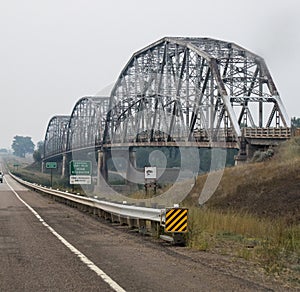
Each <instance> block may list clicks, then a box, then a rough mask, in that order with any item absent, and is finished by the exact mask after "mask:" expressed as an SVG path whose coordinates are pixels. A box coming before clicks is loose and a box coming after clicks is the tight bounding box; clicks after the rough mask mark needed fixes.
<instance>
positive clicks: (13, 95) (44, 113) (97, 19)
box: [0, 0, 300, 148]
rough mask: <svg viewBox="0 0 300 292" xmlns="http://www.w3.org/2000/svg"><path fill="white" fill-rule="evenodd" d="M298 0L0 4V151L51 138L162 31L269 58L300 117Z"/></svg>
mask: <svg viewBox="0 0 300 292" xmlns="http://www.w3.org/2000/svg"><path fill="white" fill-rule="evenodd" d="M299 28H300V1H298V0H284V1H281V0H251V1H241V0H226V1H224V0H207V1H202V0H198V1H197V0H195V1H194V0H184V1H177V0H170V1H169V0H167V1H164V0H151V1H142V0H123V1H122V0H120V1H116V0H110V1H100V0H88V1H87V0H49V1H48V0H26V1H23V0H6V1H5V0H0V38H1V42H0V90H1V103H0V117H1V119H0V120H1V128H0V148H3V147H4V148H10V146H11V144H12V140H13V137H14V136H15V135H22V136H30V137H32V140H33V142H34V143H35V144H36V143H37V142H38V141H41V140H43V139H44V135H45V131H46V127H47V124H48V122H49V120H50V118H51V117H52V116H54V115H60V114H64V115H70V114H71V111H72V109H73V106H74V105H75V103H76V102H77V101H78V99H79V98H80V97H83V96H86V95H94V94H96V93H97V92H99V91H101V90H102V89H103V88H105V87H106V86H108V85H109V84H112V83H113V82H115V80H116V79H117V77H118V75H119V73H120V71H121V70H122V69H123V67H124V66H125V64H126V63H127V61H128V60H129V58H130V57H131V55H132V54H133V53H134V52H135V51H137V50H139V49H141V48H143V47H145V46H147V45H148V44H150V43H152V42H154V41H156V40H158V39H160V38H162V37H164V36H194V37H211V38H217V39H222V40H226V41H232V42H235V43H237V44H239V45H241V46H243V47H245V48H247V49H249V50H250V51H253V52H255V53H257V54H258V55H260V56H262V57H263V58H264V59H265V61H266V63H267V65H268V67H269V69H270V71H271V74H272V76H273V79H274V80H275V83H276V86H277V88H278V90H279V92H280V95H281V98H282V99H283V102H284V104H285V106H286V109H287V112H288V114H289V116H290V117H292V116H297V117H300V96H299V93H298V90H297V89H298V87H299V83H300V77H299V76H300V74H299V70H300V54H299V53H298V51H299V49H300V33H299Z"/></svg>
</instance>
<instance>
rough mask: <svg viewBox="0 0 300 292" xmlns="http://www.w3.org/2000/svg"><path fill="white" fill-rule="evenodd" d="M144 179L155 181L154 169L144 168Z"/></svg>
mask: <svg viewBox="0 0 300 292" xmlns="http://www.w3.org/2000/svg"><path fill="white" fill-rule="evenodd" d="M145 179H156V167H155V166H154V167H152V166H151V167H150V166H149V167H145Z"/></svg>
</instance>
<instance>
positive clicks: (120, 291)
mask: <svg viewBox="0 0 300 292" xmlns="http://www.w3.org/2000/svg"><path fill="white" fill-rule="evenodd" d="M5 181H6V183H7V185H8V186H9V188H10V189H11V190H12V192H13V193H14V194H15V195H16V197H17V198H18V199H19V200H20V201H21V202H22V203H23V204H24V205H25V206H26V207H27V208H28V209H29V210H30V211H31V212H32V213H33V214H34V215H35V217H36V218H37V219H38V220H39V221H40V222H41V223H42V224H43V225H44V226H45V227H46V228H48V230H49V231H50V232H51V233H52V234H53V235H54V236H55V237H57V238H58V239H59V240H60V241H61V242H62V243H63V244H64V245H65V246H66V247H67V248H68V249H69V250H70V251H71V252H73V253H74V254H75V255H76V256H77V257H78V258H79V259H80V260H81V261H82V262H83V263H84V264H85V265H87V266H88V267H89V268H90V269H91V270H92V271H94V272H95V273H96V274H97V275H98V276H99V277H101V278H102V280H103V281H105V282H106V283H107V284H108V285H109V286H110V287H111V288H112V289H113V290H115V291H116V292H126V291H125V290H124V289H123V288H122V287H121V286H120V285H119V284H118V283H116V282H115V281H114V280H113V279H111V278H110V277H109V276H108V275H107V274H105V273H104V272H103V271H102V270H101V269H100V268H99V267H97V266H96V265H95V264H94V263H93V262H92V261H91V260H89V259H88V258H87V257H86V256H85V255H84V254H83V253H81V252H80V251H79V250H78V249H77V248H75V247H74V246H73V245H72V244H71V243H69V242H68V241H67V240H66V239H64V238H63V237H62V236H61V235H59V234H58V233H57V232H56V231H55V230H54V229H53V228H52V227H51V226H50V225H48V224H47V223H46V222H45V221H44V219H43V218H42V217H41V216H40V215H39V214H38V213H37V212H36V211H35V210H34V209H33V208H32V207H31V206H29V205H28V204H27V203H26V202H25V201H24V200H22V199H21V197H20V196H19V195H18V193H17V192H16V191H15V190H14V189H13V188H12V187H11V186H10V184H9V183H8V182H7V180H6V178H5Z"/></svg>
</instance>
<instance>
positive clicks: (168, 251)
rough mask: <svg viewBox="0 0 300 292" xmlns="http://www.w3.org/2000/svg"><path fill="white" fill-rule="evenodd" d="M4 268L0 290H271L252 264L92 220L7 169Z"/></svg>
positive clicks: (0, 208)
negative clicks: (250, 273)
mask: <svg viewBox="0 0 300 292" xmlns="http://www.w3.org/2000/svg"><path fill="white" fill-rule="evenodd" d="M9 185H10V186H11V188H13V190H14V191H12V190H11V189H10V187H9ZM20 199H21V200H23V201H24V202H25V203H26V204H28V205H27V206H26V205H25V204H24V202H22V201H21V200H20ZM30 208H33V209H32V210H30ZM34 212H37V213H38V214H34ZM39 216H40V217H39ZM0 267H1V268H0V291H122V289H124V290H125V291H177V292H180V291H272V290H273V288H272V287H271V286H270V285H267V283H264V282H263V278H261V280H257V278H256V279H255V280H251V279H249V277H246V274H247V267H246V268H245V271H243V267H242V266H240V267H239V266H238V265H236V264H235V266H233V267H230V266H226V262H222V259H221V258H220V259H219V260H216V258H215V257H212V258H210V257H208V256H207V255H204V256H203V255H201V254H200V253H196V252H190V251H188V250H187V249H185V248H176V247H172V246H169V245H168V244H166V243H163V242H161V241H159V240H155V239H150V238H147V237H143V236H141V235H138V234H135V233H133V232H131V231H129V230H128V229H126V228H125V227H121V226H117V225H112V224H109V223H107V222H105V221H104V220H102V219H95V218H92V217H91V216H89V215H86V214H84V213H81V212H80V211H78V210H77V209H72V208H70V207H67V206H65V205H63V204H60V203H57V202H55V201H53V200H50V199H49V198H47V197H45V196H42V195H41V194H38V193H35V192H32V191H29V190H27V189H26V188H24V187H23V186H21V185H20V184H18V183H17V182H15V181H14V180H13V179H12V178H10V177H9V175H5V182H4V183H3V184H0ZM234 267H236V270H234ZM243 275H245V277H243ZM259 279H260V278H259ZM124 290H123V291H124ZM275 290H277V289H276V288H275Z"/></svg>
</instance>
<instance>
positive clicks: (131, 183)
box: [126, 147, 137, 189]
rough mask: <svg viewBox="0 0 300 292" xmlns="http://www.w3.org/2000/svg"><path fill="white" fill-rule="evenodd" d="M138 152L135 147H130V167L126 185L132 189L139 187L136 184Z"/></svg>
mask: <svg viewBox="0 0 300 292" xmlns="http://www.w3.org/2000/svg"><path fill="white" fill-rule="evenodd" d="M136 168H137V167H136V150H135V149H134V148H133V147H129V152H128V167H127V172H126V184H127V185H129V186H130V188H131V189H134V188H136V187H137V185H136V183H135V171H136Z"/></svg>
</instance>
